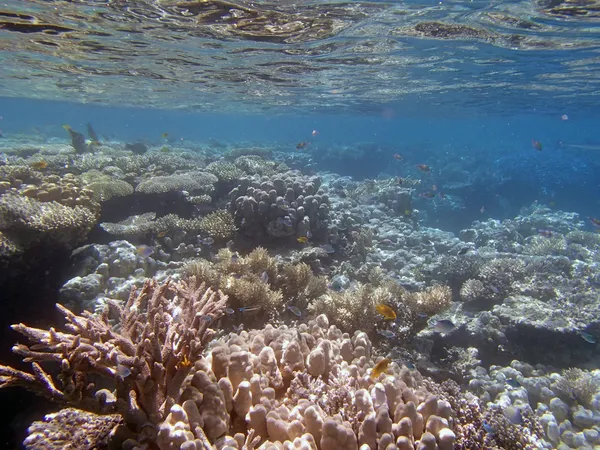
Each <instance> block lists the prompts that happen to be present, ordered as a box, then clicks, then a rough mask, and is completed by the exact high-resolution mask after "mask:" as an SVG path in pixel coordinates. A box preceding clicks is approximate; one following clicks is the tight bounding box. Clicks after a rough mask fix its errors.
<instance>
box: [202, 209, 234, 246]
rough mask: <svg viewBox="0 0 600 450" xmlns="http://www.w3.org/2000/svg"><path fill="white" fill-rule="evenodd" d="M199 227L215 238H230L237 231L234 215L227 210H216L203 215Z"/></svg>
mask: <svg viewBox="0 0 600 450" xmlns="http://www.w3.org/2000/svg"><path fill="white" fill-rule="evenodd" d="M198 229H199V230H200V231H201V232H203V233H206V234H207V235H209V236H210V237H212V238H215V239H229V238H230V237H231V236H233V234H234V233H235V231H236V229H237V228H236V226H235V223H234V222H233V216H232V215H231V214H230V213H229V212H227V211H225V210H221V211H215V212H213V213H210V214H208V215H207V216H205V217H203V218H202V219H201V220H200V222H199V223H198Z"/></svg>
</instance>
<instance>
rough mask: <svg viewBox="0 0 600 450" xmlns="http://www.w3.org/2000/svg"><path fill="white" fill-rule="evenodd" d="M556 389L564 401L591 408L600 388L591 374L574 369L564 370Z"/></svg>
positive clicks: (556, 383)
mask: <svg viewBox="0 0 600 450" xmlns="http://www.w3.org/2000/svg"><path fill="white" fill-rule="evenodd" d="M554 387H555V389H556V391H557V392H558V395H559V396H560V397H561V398H562V399H563V400H564V401H566V402H568V403H570V404H573V403H579V404H580V405H583V406H586V407H589V406H590V404H591V402H592V400H593V397H594V394H595V393H596V392H597V391H598V389H599V387H600V386H599V385H598V383H597V382H596V381H595V380H594V377H593V376H592V374H591V373H590V372H587V371H585V370H582V369H579V368H576V367H573V368H570V369H565V370H563V373H562V375H561V377H560V378H559V379H558V380H557V381H556V382H555V384H554Z"/></svg>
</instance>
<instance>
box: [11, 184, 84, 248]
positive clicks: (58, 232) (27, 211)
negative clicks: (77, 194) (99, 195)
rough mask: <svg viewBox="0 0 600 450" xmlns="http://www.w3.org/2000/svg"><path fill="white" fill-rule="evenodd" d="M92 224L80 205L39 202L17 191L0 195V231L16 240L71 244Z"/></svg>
mask: <svg viewBox="0 0 600 450" xmlns="http://www.w3.org/2000/svg"><path fill="white" fill-rule="evenodd" d="M95 223H96V217H95V216H94V214H93V213H92V212H91V211H90V210H89V209H87V208H85V207H82V206H75V207H69V206H64V205H62V204H60V203H58V202H55V201H52V202H40V201H38V200H35V199H33V198H29V197H25V196H21V195H18V194H4V195H3V196H1V197H0V231H2V233H3V234H4V235H5V236H8V235H10V236H11V238H13V237H14V239H15V240H16V241H17V242H21V243H22V242H31V241H39V240H46V239H47V240H49V241H51V242H53V243H61V244H64V245H68V246H72V245H77V243H79V242H81V241H82V239H84V238H85V237H86V235H87V233H88V232H89V231H90V230H91V228H92V227H93V226H94V224H95Z"/></svg>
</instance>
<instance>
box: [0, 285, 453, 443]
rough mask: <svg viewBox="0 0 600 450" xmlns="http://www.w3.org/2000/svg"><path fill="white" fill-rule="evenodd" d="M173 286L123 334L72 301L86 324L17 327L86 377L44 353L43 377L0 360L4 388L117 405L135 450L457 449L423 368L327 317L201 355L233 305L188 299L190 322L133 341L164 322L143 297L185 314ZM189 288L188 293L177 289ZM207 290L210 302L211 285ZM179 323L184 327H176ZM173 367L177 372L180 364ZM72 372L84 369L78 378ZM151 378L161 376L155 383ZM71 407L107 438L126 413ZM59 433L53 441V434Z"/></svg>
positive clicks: (446, 411) (238, 339)
mask: <svg viewBox="0 0 600 450" xmlns="http://www.w3.org/2000/svg"><path fill="white" fill-rule="evenodd" d="M147 286H148V287H153V288H155V289H156V288H158V287H157V286H152V285H151V284H148V285H147ZM179 287H180V288H181V287H182V286H181V285H180V286H179ZM168 288H169V285H163V286H162V287H160V288H158V290H157V291H155V292H152V295H151V296H140V295H138V296H134V295H132V299H133V298H135V299H136V300H135V301H130V303H129V304H128V305H127V306H128V307H129V308H130V309H131V307H132V306H135V305H137V306H139V308H137V309H136V308H134V309H133V311H130V312H129V313H125V314H126V317H123V319H125V320H123V321H122V322H121V325H122V332H120V333H119V332H115V331H111V329H110V328H109V327H107V325H108V322H106V320H107V317H106V316H107V315H106V314H105V315H103V316H102V318H97V319H95V318H93V317H92V316H86V317H78V316H73V315H71V314H70V313H68V312H67V311H66V310H63V312H64V313H66V317H67V318H68V320H69V323H70V324H71V327H72V329H73V331H74V332H75V333H77V334H68V333H59V332H56V331H54V330H51V331H50V332H44V331H42V330H35V329H31V328H28V327H25V326H23V325H20V326H18V327H17V328H18V329H20V331H22V332H24V333H25V334H27V335H28V336H30V337H31V338H33V340H34V341H37V342H40V343H42V344H43V345H42V346H41V347H40V346H38V347H39V349H38V351H36V352H32V351H31V350H29V349H28V348H27V347H24V346H22V345H19V346H17V347H16V348H15V350H16V351H17V352H18V353H20V354H22V355H24V356H26V357H28V358H31V359H32V360H34V361H41V360H47V359H52V360H60V361H61V365H62V372H63V376H62V377H61V379H62V380H78V381H79V383H78V384H76V385H71V387H72V388H74V389H73V390H69V391H68V392H65V391H61V390H59V389H57V388H56V387H55V385H54V383H53V382H52V380H51V379H50V377H49V376H48V375H47V374H46V373H45V372H43V370H42V369H41V368H40V366H39V365H38V363H37V362H34V363H33V367H34V369H35V372H36V374H37V375H36V376H32V375H29V374H25V373H23V372H19V371H16V370H14V369H10V368H8V367H5V366H3V367H1V368H0V370H1V371H2V376H3V377H2V379H1V380H2V385H1V386H2V387H7V386H11V385H14V384H24V385H26V386H27V387H29V388H34V389H35V390H36V391H41V392H43V393H45V394H46V395H50V396H51V397H53V398H54V399H55V400H59V401H70V402H71V403H77V404H80V405H86V406H88V407H93V408H94V409H96V410H98V409H104V410H107V409H108V410H113V411H116V412H117V413H118V414H119V415H120V416H121V417H122V420H123V423H124V424H125V425H126V426H127V427H128V429H129V431H130V432H132V433H133V436H134V438H129V439H128V440H127V441H125V442H124V445H127V446H130V448H131V446H134V445H140V444H143V443H146V444H151V443H154V445H158V447H159V448H161V449H171V448H201V449H210V448H213V447H212V445H214V447H216V448H217V449H225V448H227V449H241V448H257V447H258V445H259V444H260V448H270V447H271V446H273V445H276V444H277V442H279V444H277V445H283V447H284V448H298V447H299V446H308V447H307V448H314V449H321V450H327V449H340V448H345V449H351V448H355V449H358V448H359V446H361V448H371V449H373V448H381V447H382V446H384V447H385V448H405V449H412V448H431V449H440V450H445V449H448V450H449V449H452V448H454V444H455V442H456V438H457V436H456V434H455V432H454V431H453V428H454V421H455V418H454V412H453V411H452V408H451V406H450V404H449V403H448V402H447V401H445V400H441V399H440V398H438V397H437V396H436V395H434V394H432V393H430V392H429V391H428V390H427V387H426V384H425V383H424V381H423V379H422V377H421V376H420V375H419V373H418V372H416V371H411V370H409V369H407V368H406V367H400V366H398V365H396V364H394V363H392V364H389V361H387V360H382V359H381V358H380V357H379V358H378V357H376V356H375V355H374V354H373V349H372V345H371V342H370V341H369V339H368V338H367V337H366V335H365V334H364V333H361V332H356V333H355V334H354V335H353V336H350V335H348V334H343V333H342V332H341V331H340V330H339V329H337V328H336V327H330V326H329V323H328V321H327V318H326V317H325V316H319V317H318V318H317V319H316V320H315V321H311V322H309V323H308V324H304V325H300V326H299V327H298V328H289V327H286V326H283V327H280V328H274V327H272V326H267V327H266V328H265V329H263V330H251V331H250V332H246V331H242V332H241V334H239V335H238V334H230V335H229V336H228V337H227V338H224V339H221V340H220V341H218V342H217V343H215V345H214V346H213V347H212V349H211V350H210V352H209V354H207V355H206V357H201V355H200V353H199V352H200V351H201V350H202V348H203V345H202V343H204V342H205V341H206V339H204V338H203V336H206V335H207V333H208V330H207V328H206V327H207V322H206V321H203V320H202V318H201V317H203V316H204V315H205V314H211V317H213V318H214V319H216V318H217V315H218V313H219V312H221V313H222V307H223V304H222V303H221V301H218V302H217V303H213V302H212V299H213V298H214V294H212V295H211V296H210V297H209V300H208V301H207V302H204V307H203V308H201V309H199V311H198V313H197V314H193V315H191V316H190V315H189V314H188V313H189V311H190V306H191V305H190V304H186V301H185V300H183V302H182V304H181V306H184V305H185V307H184V308H181V310H179V311H180V313H181V314H182V316H181V322H179V321H170V322H167V323H168V324H169V325H163V326H165V327H166V329H165V330H164V331H163V332H161V333H158V334H157V335H154V334H152V335H144V334H143V333H142V334H141V335H140V336H139V337H140V338H141V337H142V335H143V336H144V339H131V338H133V337H134V336H133V335H131V334H128V332H129V331H133V330H136V331H137V332H138V333H139V332H141V331H142V330H151V329H153V327H154V325H158V323H157V322H154V324H153V323H152V322H151V323H150V324H145V325H144V326H142V324H141V323H140V319H141V318H142V317H144V318H145V319H149V320H151V317H152V314H148V315H147V316H146V314H145V313H143V312H142V311H146V312H148V313H150V312H153V311H154V309H153V308H151V307H150V306H148V308H144V307H143V306H144V305H142V304H140V302H141V301H142V300H143V299H146V301H147V302H148V305H153V306H156V307H158V310H159V311H162V313H163V314H167V315H169V316H170V317H171V319H174V317H173V314H174V313H175V311H176V309H171V308H169V306H170V305H171V306H172V304H171V302H165V301H164V296H163V294H164V293H165V290H168ZM163 289H164V290H163ZM191 292H193V291H191V290H189V289H187V286H186V289H185V295H184V296H183V297H184V298H186V299H188V300H189V299H190V297H196V295H197V291H196V293H195V294H194V295H192V296H190V295H189V294H190V293H191ZM148 293H150V292H148ZM181 294H182V292H181V291H178V296H179V295H181ZM178 296H177V297H175V298H174V300H173V301H174V302H176V301H177V300H176V299H177V298H178ZM161 299H162V300H161ZM202 299H205V300H206V294H205V295H204V296H202ZM159 305H160V306H159ZM163 307H164V309H163ZM209 307H210V308H212V309H211V310H210V311H209V310H208V308H209ZM212 314H215V315H214V316H213V315H212ZM159 316H160V317H161V318H163V317H164V316H163V315H160V314H159ZM186 317H187V318H186ZM190 319H191V321H192V322H189V320H190ZM134 324H137V326H134ZM192 324H195V325H196V326H199V327H200V328H193V329H192V330H188V328H187V327H186V326H189V325H192ZM171 327H176V328H177V330H178V332H177V333H172V332H169V330H170V329H171ZM91 330H94V331H91ZM180 333H183V334H180ZM105 334H107V336H106V337H104V335H105ZM77 336H79V337H77ZM161 339H163V340H161ZM145 342H148V343H147V344H146V343H145ZM152 342H154V343H152ZM60 343H65V344H66V343H68V346H67V347H66V348H69V349H70V350H69V351H68V352H67V354H66V355H63V352H61V351H59V349H62V348H64V346H63V345H61V344H60ZM153 348H156V351H152V349H153ZM179 352H182V353H179ZM165 357H166V358H165ZM152 361H154V362H159V361H162V362H163V363H164V367H163V365H162V364H161V365H156V364H149V362H152ZM382 361H383V362H385V365H386V366H387V368H386V369H384V370H381V369H379V367H383V362H382ZM386 361H387V362H386ZM84 363H85V364H84ZM144 367H145V368H148V369H151V370H148V371H146V370H143V368H144ZM174 367H177V368H178V370H176V371H174V372H173V371H172V369H173V368H174ZM73 371H76V373H78V374H79V377H76V378H73ZM91 373H100V374H102V375H104V376H107V377H108V378H110V379H111V380H113V381H114V382H115V383H116V384H117V386H121V388H119V387H118V388H117V389H116V390H115V393H114V394H113V393H111V392H110V391H108V390H107V389H103V390H101V391H98V392H99V393H98V395H97V396H96V397H97V398H94V397H93V393H91V392H89V391H84V390H81V389H77V387H80V388H81V386H82V384H81V382H82V381H83V380H85V378H86V377H87V376H89V375H90V374H91ZM69 375H71V376H69ZM150 380H155V381H156V383H151V384H148V383H149V381H150ZM159 380H163V381H162V382H158V381H159ZM63 382H64V381H63ZM144 386H146V387H147V388H144ZM88 388H89V386H88ZM128 389H131V390H130V391H128ZM122 395H125V397H124V398H123V397H121V396H122ZM115 396H116V399H115V398H114V397H115ZM122 399H125V400H127V399H128V400H129V401H125V402H122V401H121V400H122ZM97 405H101V406H97ZM61 417H73V418H74V420H81V418H82V417H90V418H91V419H92V420H91V422H90V426H91V425H92V424H94V423H99V426H98V428H94V430H95V432H94V433H91V434H92V436H91V437H90V439H91V438H92V437H93V436H95V435H97V436H104V435H105V434H104V431H105V430H106V429H107V428H108V427H109V426H111V425H116V424H117V423H119V422H120V421H119V419H118V418H116V417H115V416H108V417H107V418H106V419H100V418H97V417H96V416H90V415H89V414H87V413H83V412H77V411H74V410H72V409H70V410H63V411H62V412H60V413H59V414H58V415H57V416H51V417H50V419H54V418H61ZM37 429H38V427H37V426H36V427H34V429H33V430H32V435H31V436H30V437H29V438H28V441H29V442H36V443H37V444H38V445H39V441H40V439H41V437H40V436H39V434H37V433H36V432H35V430H37ZM49 434H50V437H49V438H48V439H49V441H51V440H52V439H53V434H52V433H51V432H50V433H49ZM116 434H118V433H116ZM121 435H122V434H121ZM113 439H115V440H116V439H118V436H116V435H113ZM390 446H391V447H390Z"/></svg>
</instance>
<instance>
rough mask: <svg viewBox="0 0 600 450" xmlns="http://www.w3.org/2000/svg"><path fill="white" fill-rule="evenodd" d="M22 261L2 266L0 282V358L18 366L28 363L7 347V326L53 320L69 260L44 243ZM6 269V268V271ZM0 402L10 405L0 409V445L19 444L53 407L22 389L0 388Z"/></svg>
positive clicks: (10, 334)
mask: <svg viewBox="0 0 600 450" xmlns="http://www.w3.org/2000/svg"><path fill="white" fill-rule="evenodd" d="M22 261H26V264H27V265H26V266H25V263H22V264H20V265H19V264H11V265H10V266H9V268H3V269H2V278H1V280H0V283H1V285H2V289H1V290H0V342H2V345H0V358H1V359H2V361H10V364H11V365H13V366H14V367H16V368H19V369H26V368H27V367H28V366H29V364H25V363H23V362H22V358H21V357H19V356H18V355H16V354H14V353H13V352H12V351H11V347H12V345H13V344H14V343H16V342H17V340H18V335H17V333H15V332H14V331H13V330H12V329H11V328H10V326H11V325H13V324H15V323H19V322H28V323H35V324H37V325H38V326H48V325H51V324H56V323H57V320H59V316H57V314H56V308H55V306H54V305H55V303H57V302H58V290H59V288H60V286H61V284H62V283H63V282H64V279H65V278H64V270H65V268H66V267H67V266H68V264H69V252H68V251H64V250H63V251H52V250H50V249H49V248H48V247H43V248H40V247H33V248H31V249H29V250H28V252H27V253H25V254H24V255H23V259H22ZM9 270H10V272H8V271H9ZM0 403H1V404H2V405H10V408H2V411H1V412H0V447H1V448H6V449H17V448H20V443H21V442H23V439H24V438H25V436H27V434H26V428H27V426H28V425H29V424H30V423H32V421H33V420H40V419H41V418H42V417H43V416H44V415H45V414H48V413H49V412H51V411H52V410H53V409H55V408H52V406H51V404H50V403H49V402H48V401H46V400H45V399H43V398H41V397H39V396H36V395H34V394H32V393H30V392H27V391H25V390H22V389H6V390H4V389H3V390H1V391H0Z"/></svg>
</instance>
